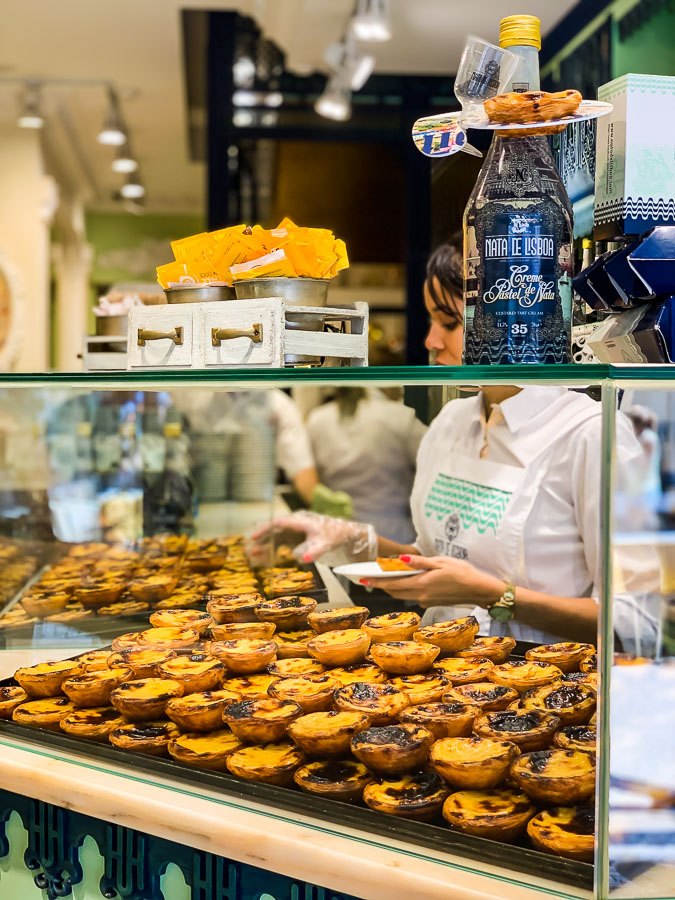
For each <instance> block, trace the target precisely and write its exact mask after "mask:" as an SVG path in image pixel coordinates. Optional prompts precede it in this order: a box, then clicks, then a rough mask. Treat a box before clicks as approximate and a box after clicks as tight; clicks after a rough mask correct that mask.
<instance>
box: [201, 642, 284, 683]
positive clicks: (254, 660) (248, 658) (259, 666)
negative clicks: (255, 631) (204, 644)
mask: <svg viewBox="0 0 675 900" xmlns="http://www.w3.org/2000/svg"><path fill="white" fill-rule="evenodd" d="M209 650H210V652H211V653H212V654H213V656H217V657H218V659H221V660H222V661H223V662H224V663H225V665H226V666H227V669H228V671H230V672H234V673H235V674H236V675H251V674H254V673H256V672H264V671H265V670H266V668H267V666H268V665H269V664H270V663H271V662H273V661H274V660H275V659H276V658H277V645H276V644H275V643H274V641H261V640H258V639H257V638H236V639H234V640H230V641H212V642H211V644H210V645H209Z"/></svg>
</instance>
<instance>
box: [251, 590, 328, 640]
mask: <svg viewBox="0 0 675 900" xmlns="http://www.w3.org/2000/svg"><path fill="white" fill-rule="evenodd" d="M315 608H316V600H315V599H314V598H313V597H301V596H296V595H292V596H289V597H276V598H275V599H274V600H265V601H264V602H263V603H261V604H260V606H258V608H257V609H256V615H257V616H258V618H259V619H260V621H261V622H274V624H275V625H276V626H277V631H293V629H295V628H303V627H306V626H305V623H306V622H307V616H309V614H310V613H311V612H312V611H313V610H314V609H315Z"/></svg>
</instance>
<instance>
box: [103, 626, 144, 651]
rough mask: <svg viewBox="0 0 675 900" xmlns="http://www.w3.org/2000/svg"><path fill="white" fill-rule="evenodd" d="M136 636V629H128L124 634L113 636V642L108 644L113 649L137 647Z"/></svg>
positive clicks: (137, 635) (137, 633)
mask: <svg viewBox="0 0 675 900" xmlns="http://www.w3.org/2000/svg"><path fill="white" fill-rule="evenodd" d="M138 637H139V632H138V631H128V632H127V633H126V634H118V635H117V637H116V638H113V642H112V644H111V645H110V646H111V648H112V650H113V651H116V650H131V649H134V650H135V649H138V647H139V643H138Z"/></svg>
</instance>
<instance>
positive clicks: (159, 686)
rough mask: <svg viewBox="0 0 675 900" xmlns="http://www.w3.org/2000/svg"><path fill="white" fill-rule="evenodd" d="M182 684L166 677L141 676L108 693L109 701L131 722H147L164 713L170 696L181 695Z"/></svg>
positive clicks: (158, 717)
mask: <svg viewBox="0 0 675 900" xmlns="http://www.w3.org/2000/svg"><path fill="white" fill-rule="evenodd" d="M182 695H183V685H182V684H181V682H180V681H173V680H170V679H168V678H143V679H141V680H140V681H126V682H124V684H121V685H120V686H119V687H116V688H115V690H114V691H113V692H112V693H111V695H110V702H111V703H112V705H113V706H114V707H115V709H117V710H119V712H121V713H122V715H123V716H124V717H125V718H127V719H129V720H130V721H132V722H149V721H151V720H153V719H160V718H161V717H162V716H163V715H164V710H165V707H166V704H167V702H168V701H169V700H171V699H172V697H182Z"/></svg>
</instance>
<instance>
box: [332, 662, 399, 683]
mask: <svg viewBox="0 0 675 900" xmlns="http://www.w3.org/2000/svg"><path fill="white" fill-rule="evenodd" d="M330 676H331V678H336V679H337V680H338V681H339V682H340V684H342V685H345V684H354V682H355V681H363V682H365V683H367V684H384V683H385V682H386V681H387V673H386V672H383V671H382V669H381V668H380V667H379V666H374V665H373V664H372V663H355V664H354V665H352V666H338V667H337V668H335V669H331V670H330Z"/></svg>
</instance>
